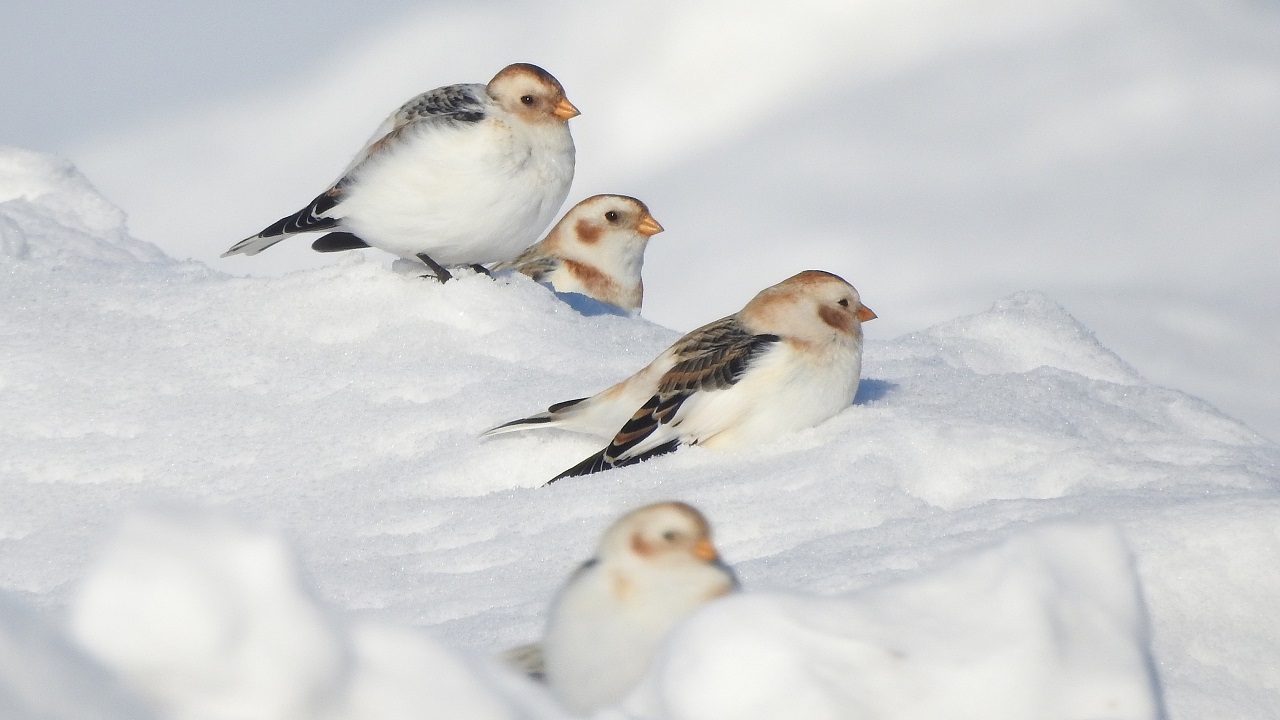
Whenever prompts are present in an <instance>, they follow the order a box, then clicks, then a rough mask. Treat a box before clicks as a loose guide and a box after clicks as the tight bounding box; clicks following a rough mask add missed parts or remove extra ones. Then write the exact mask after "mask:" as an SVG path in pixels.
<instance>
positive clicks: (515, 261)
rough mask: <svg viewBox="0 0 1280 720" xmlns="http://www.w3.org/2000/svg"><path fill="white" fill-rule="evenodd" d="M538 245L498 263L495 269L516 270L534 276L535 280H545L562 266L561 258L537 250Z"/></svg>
mask: <svg viewBox="0 0 1280 720" xmlns="http://www.w3.org/2000/svg"><path fill="white" fill-rule="evenodd" d="M536 248H537V246H536V245H535V246H533V247H530V248H527V249H526V250H525V251H524V252H522V253H520V254H519V255H517V256H516V257H514V258H512V259H510V260H505V261H503V262H500V263H496V264H495V265H494V266H493V269H494V270H515V271H516V272H518V273H521V274H523V275H528V276H529V277H531V278H533V281H534V282H543V281H545V280H546V279H547V276H548V275H550V274H551V273H553V272H555V271H556V268H558V267H560V259H559V258H557V257H553V256H551V255H546V254H544V253H542V252H539V251H538V250H536Z"/></svg>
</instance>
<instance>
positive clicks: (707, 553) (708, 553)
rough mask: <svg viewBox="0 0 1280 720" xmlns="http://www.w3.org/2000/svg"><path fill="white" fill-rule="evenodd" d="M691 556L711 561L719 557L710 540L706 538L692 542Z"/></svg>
mask: <svg viewBox="0 0 1280 720" xmlns="http://www.w3.org/2000/svg"><path fill="white" fill-rule="evenodd" d="M693 556H694V557H696V558H698V559H699V560H704V561H706V562H711V561H712V560H715V559H716V558H717V557H719V554H718V553H717V552H716V548H715V546H714V545H712V544H711V541H710V540H708V539H707V538H702V539H701V540H699V541H698V542H696V543H694V545H693Z"/></svg>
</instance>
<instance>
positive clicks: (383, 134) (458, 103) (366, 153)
mask: <svg viewBox="0 0 1280 720" xmlns="http://www.w3.org/2000/svg"><path fill="white" fill-rule="evenodd" d="M487 97H488V96H487V95H486V94H485V88H484V85H479V84H475V83H469V84H462V85H446V86H445V87H440V88H436V89H435V90H428V91H427V92H424V93H422V94H421V95H418V96H417V97H415V98H413V99H412V100H410V101H409V102H406V103H405V104H404V105H401V106H400V107H399V109H397V110H396V111H395V112H393V113H391V114H390V115H388V116H387V119H386V120H383V121H382V124H381V125H379V126H378V129H377V130H375V131H374V132H373V135H372V136H370V137H369V141H368V142H366V143H365V144H364V147H363V148H361V149H360V152H358V153H356V156H355V157H354V158H352V159H351V162H350V163H349V164H348V165H347V167H346V169H345V170H343V171H342V177H343V178H346V177H347V176H348V175H350V174H351V172H352V171H353V170H355V169H356V168H358V167H359V166H360V165H361V164H363V163H364V161H366V160H368V159H369V158H370V157H372V156H374V155H377V154H378V153H380V152H382V151H384V150H385V149H386V148H388V147H391V146H394V145H395V144H396V142H397V141H399V140H400V139H401V138H402V137H403V136H404V135H405V133H406V131H407V130H408V128H411V127H417V126H418V125H420V124H423V123H476V122H480V121H481V120H483V119H484V118H485V111H486V107H487V104H486V99H487ZM339 182H341V180H340V181H339Z"/></svg>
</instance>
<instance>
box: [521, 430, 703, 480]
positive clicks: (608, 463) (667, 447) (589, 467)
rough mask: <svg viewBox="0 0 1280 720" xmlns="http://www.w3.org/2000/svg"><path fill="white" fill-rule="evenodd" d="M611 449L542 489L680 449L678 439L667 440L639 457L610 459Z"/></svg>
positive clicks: (589, 459) (574, 467) (585, 461)
mask: <svg viewBox="0 0 1280 720" xmlns="http://www.w3.org/2000/svg"><path fill="white" fill-rule="evenodd" d="M613 449H614V447H613V446H612V445H610V446H609V447H607V448H605V449H603V450H601V451H600V452H598V453H596V454H595V455H592V456H591V457H589V458H587V459H586V460H583V461H582V462H580V463H578V464H577V465H574V466H573V467H571V468H569V469H568V470H565V471H564V472H562V473H560V474H559V475H557V476H555V477H553V478H551V479H550V480H548V481H547V482H546V484H545V485H543V487H546V486H547V485H550V484H551V483H553V482H555V481H557V480H562V479H564V478H571V477H582V476H583V475H594V474H596V473H598V472H604V471H605V470H612V469H614V468H620V467H627V466H630V465H636V464H638V463H642V462H644V461H645V460H648V459H650V458H655V457H658V456H659V455H666V454H668V453H673V452H675V451H676V450H679V449H680V439H679V438H672V439H671V440H668V441H666V442H664V443H662V444H661V445H659V446H657V447H655V448H652V449H650V450H646V451H645V452H643V453H640V454H639V455H636V456H634V457H629V458H622V459H613V458H610V457H609V451H610V450H613Z"/></svg>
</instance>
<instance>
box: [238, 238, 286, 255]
mask: <svg viewBox="0 0 1280 720" xmlns="http://www.w3.org/2000/svg"><path fill="white" fill-rule="evenodd" d="M287 237H289V236H288V235H276V236H274V237H263V236H262V235H254V236H253V237H248V238H245V239H244V240H241V241H240V242H238V243H236V244H235V245H232V246H231V249H230V250H227V251H226V252H224V253H222V257H231V256H232V255H257V254H258V253H260V252H262V251H263V250H266V249H267V248H269V247H271V246H272V245H275V244H276V243H278V242H280V241H281V240H283V239H285V238H287Z"/></svg>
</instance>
